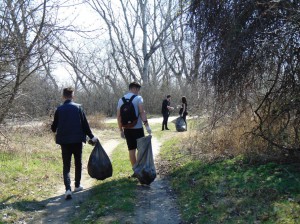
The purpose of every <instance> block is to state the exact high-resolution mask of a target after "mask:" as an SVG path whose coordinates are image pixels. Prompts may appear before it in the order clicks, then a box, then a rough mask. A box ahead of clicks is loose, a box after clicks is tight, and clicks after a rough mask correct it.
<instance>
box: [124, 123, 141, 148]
mask: <svg viewBox="0 0 300 224" xmlns="http://www.w3.org/2000/svg"><path fill="white" fill-rule="evenodd" d="M124 135H125V138H126V143H127V146H128V150H133V149H136V148H137V142H136V140H137V139H138V138H142V137H145V134H144V129H143V128H138V129H131V128H125V129H124Z"/></svg>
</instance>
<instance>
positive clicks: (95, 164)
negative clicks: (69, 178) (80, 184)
mask: <svg viewBox="0 0 300 224" xmlns="http://www.w3.org/2000/svg"><path fill="white" fill-rule="evenodd" d="M87 169H88V174H89V175H90V176H91V177H92V178H96V179H97V180H104V179H106V178H108V177H111V176H112V172H113V169H112V165H111V162H110V159H109V157H108V155H107V154H106V152H105V151H104V149H103V147H102V145H101V144H100V142H99V141H97V142H96V145H95V147H94V149H93V151H92V152H91V155H90V158H89V162H88V165H87Z"/></svg>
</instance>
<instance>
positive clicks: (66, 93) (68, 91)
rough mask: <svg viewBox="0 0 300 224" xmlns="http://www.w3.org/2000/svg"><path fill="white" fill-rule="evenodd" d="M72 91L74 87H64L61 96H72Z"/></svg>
mask: <svg viewBox="0 0 300 224" xmlns="http://www.w3.org/2000/svg"><path fill="white" fill-rule="evenodd" d="M73 92H74V89H73V88H72V87H67V88H64V90H63V96H64V97H65V98H72V96H73Z"/></svg>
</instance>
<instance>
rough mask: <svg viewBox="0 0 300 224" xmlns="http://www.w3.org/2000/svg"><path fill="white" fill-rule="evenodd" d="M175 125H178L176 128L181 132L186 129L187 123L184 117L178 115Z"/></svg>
mask: <svg viewBox="0 0 300 224" xmlns="http://www.w3.org/2000/svg"><path fill="white" fill-rule="evenodd" d="M175 126H176V130H177V131H179V132H181V131H186V123H185V121H184V119H183V118H182V117H178V118H177V119H176V123H175Z"/></svg>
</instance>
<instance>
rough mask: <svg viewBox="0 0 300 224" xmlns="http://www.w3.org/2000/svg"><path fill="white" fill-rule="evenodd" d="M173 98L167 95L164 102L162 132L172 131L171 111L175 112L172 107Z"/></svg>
mask: <svg viewBox="0 0 300 224" xmlns="http://www.w3.org/2000/svg"><path fill="white" fill-rule="evenodd" d="M170 101H171V96H170V95H167V98H166V99H164V100H163V102H162V107H161V113H162V115H163V123H162V129H161V130H162V131H163V130H165V129H166V130H170V129H169V128H168V118H169V115H170V110H173V109H174V108H173V107H171V106H170Z"/></svg>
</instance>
